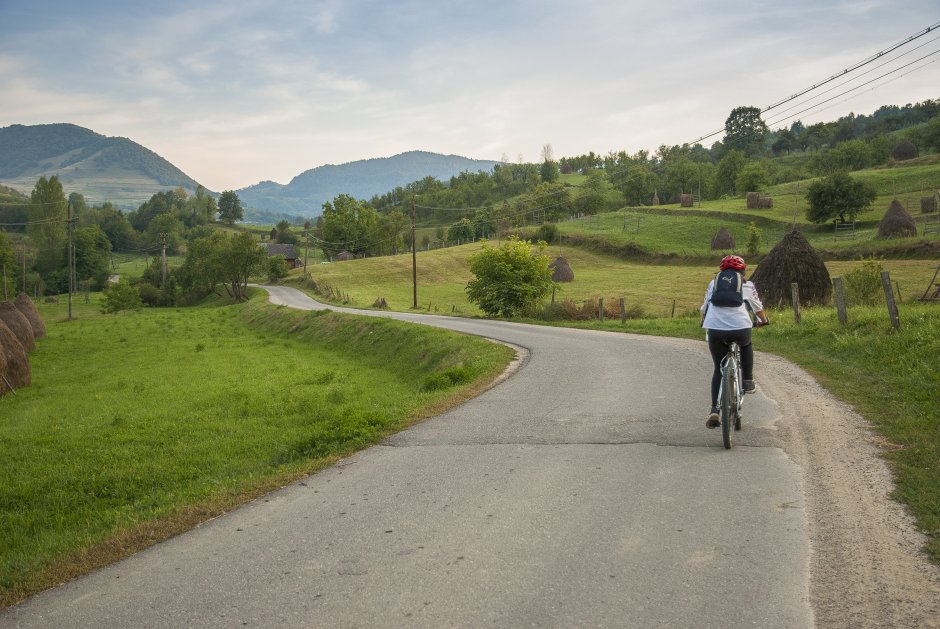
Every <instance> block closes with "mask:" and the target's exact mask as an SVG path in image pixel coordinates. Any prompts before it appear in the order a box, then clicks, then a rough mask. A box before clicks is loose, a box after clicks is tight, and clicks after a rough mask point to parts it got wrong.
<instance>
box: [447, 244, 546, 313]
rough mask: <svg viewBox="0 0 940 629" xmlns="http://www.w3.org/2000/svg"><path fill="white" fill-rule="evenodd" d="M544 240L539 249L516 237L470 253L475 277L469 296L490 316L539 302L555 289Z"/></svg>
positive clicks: (526, 307) (484, 246) (471, 282)
mask: <svg viewBox="0 0 940 629" xmlns="http://www.w3.org/2000/svg"><path fill="white" fill-rule="evenodd" d="M544 248H545V245H544V243H541V244H539V245H538V246H537V248H536V251H533V250H532V246H531V245H529V243H527V242H525V241H523V240H519V239H517V238H515V237H513V238H510V239H509V240H507V241H505V242H504V243H503V244H502V246H500V247H493V246H492V245H489V244H487V243H484V245H483V249H482V250H481V251H479V252H477V253H475V254H473V255H471V256H470V259H469V262H470V272H471V273H473V276H474V277H473V278H472V279H471V280H470V281H469V282H468V283H467V287H466V292H467V297H468V298H469V299H470V301H471V302H473V303H475V304H477V305H478V306H479V307H480V310H482V311H483V312H484V313H486V314H487V315H488V316H504V317H513V316H515V315H516V314H518V313H520V312H522V311H524V310H526V309H528V308H531V307H534V306H537V305H538V303H539V302H541V301H542V300H543V299H544V298H545V297H546V296H547V295H548V294H549V293H551V291H552V286H553V282H552V271H551V269H550V268H549V267H548V256H546V255H544V254H543V253H542V251H543V250H544Z"/></svg>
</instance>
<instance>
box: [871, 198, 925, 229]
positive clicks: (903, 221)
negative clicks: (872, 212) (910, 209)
mask: <svg viewBox="0 0 940 629" xmlns="http://www.w3.org/2000/svg"><path fill="white" fill-rule="evenodd" d="M916 235H917V223H915V222H914V217H913V216H911V215H910V214H908V213H907V210H905V209H904V206H903V205H901V202H900V201H898V200H897V199H895V200H894V201H892V202H891V205H890V206H889V207H888V211H887V212H885V215H884V218H882V219H881V222H880V223H878V238H904V237H906V236H916Z"/></svg>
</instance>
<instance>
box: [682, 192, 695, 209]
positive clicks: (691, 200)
mask: <svg viewBox="0 0 940 629" xmlns="http://www.w3.org/2000/svg"><path fill="white" fill-rule="evenodd" d="M679 205H681V206H682V207H692V206H693V205H695V197H693V196H692V195H691V194H680V195H679Z"/></svg>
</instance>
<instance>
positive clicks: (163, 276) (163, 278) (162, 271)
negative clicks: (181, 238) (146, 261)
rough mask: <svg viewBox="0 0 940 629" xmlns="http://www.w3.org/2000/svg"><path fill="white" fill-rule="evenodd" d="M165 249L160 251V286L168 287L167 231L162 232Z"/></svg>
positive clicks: (161, 237)
mask: <svg viewBox="0 0 940 629" xmlns="http://www.w3.org/2000/svg"><path fill="white" fill-rule="evenodd" d="M160 241H161V243H162V245H163V250H162V252H161V253H160V288H164V287H166V232H163V233H161V234H160Z"/></svg>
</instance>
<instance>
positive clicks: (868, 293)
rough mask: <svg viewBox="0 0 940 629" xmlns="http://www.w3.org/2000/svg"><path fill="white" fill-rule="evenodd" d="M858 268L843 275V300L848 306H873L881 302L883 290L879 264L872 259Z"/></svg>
mask: <svg viewBox="0 0 940 629" xmlns="http://www.w3.org/2000/svg"><path fill="white" fill-rule="evenodd" d="M863 260H864V262H863V263H862V265H861V266H860V267H857V268H855V269H852V270H851V271H849V272H848V273H846V274H845V277H843V278H842V281H843V283H844V285H845V293H846V295H845V299H846V301H847V302H848V305H850V306H874V305H876V304H878V303H879V302H880V301H881V295H882V294H883V293H884V289H883V287H882V284H881V271H882V270H883V269H882V266H881V263H880V262H879V261H878V260H876V259H875V258H874V257H872V258H868V259H867V260H865V259H864V258H863Z"/></svg>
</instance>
